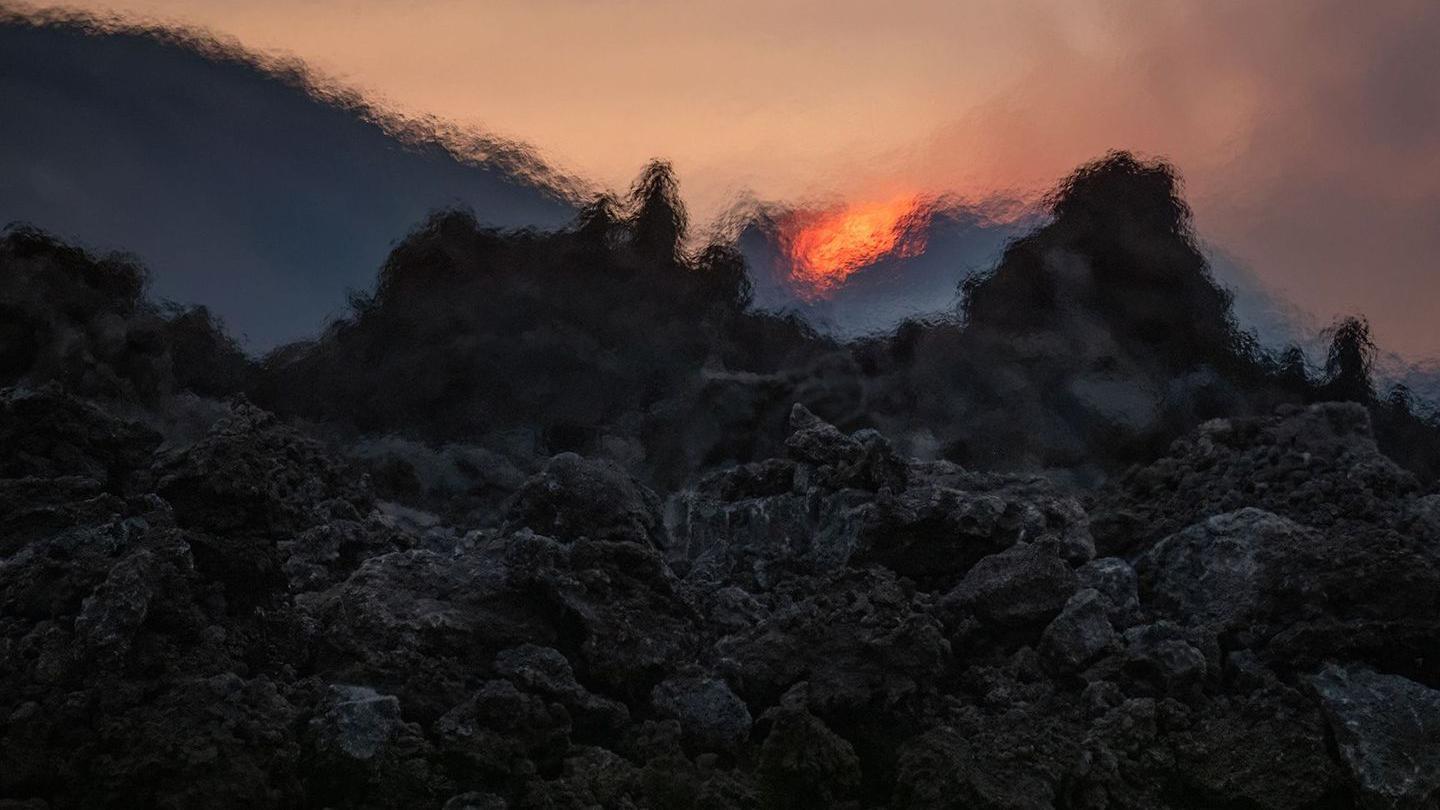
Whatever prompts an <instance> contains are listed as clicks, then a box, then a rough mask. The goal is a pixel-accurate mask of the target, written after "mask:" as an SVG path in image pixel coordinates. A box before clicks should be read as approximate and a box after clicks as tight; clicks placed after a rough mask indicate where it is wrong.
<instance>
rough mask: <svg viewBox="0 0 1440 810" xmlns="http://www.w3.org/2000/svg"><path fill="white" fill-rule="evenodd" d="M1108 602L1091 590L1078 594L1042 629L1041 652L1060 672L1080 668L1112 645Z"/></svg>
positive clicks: (1112, 628) (1113, 640) (1113, 633)
mask: <svg viewBox="0 0 1440 810" xmlns="http://www.w3.org/2000/svg"><path fill="white" fill-rule="evenodd" d="M1108 609H1109V600H1108V599H1106V598H1105V597H1104V596H1102V595H1101V593H1100V592H1099V591H1097V590H1095V589H1093V588H1086V589H1084V590H1082V591H1079V592H1077V593H1076V594H1075V595H1074V596H1072V597H1070V600H1069V601H1068V602H1066V603H1065V607H1064V608H1063V609H1061V611H1060V615H1059V616H1056V617H1055V619H1054V620H1053V621H1051V622H1050V624H1049V625H1048V626H1046V628H1045V632H1044V634H1043V635H1041V637H1040V652H1041V654H1042V655H1044V656H1045V658H1046V660H1048V661H1050V662H1052V663H1053V664H1054V665H1055V666H1057V667H1059V668H1060V669H1062V670H1072V669H1076V668H1078V667H1081V666H1083V665H1084V664H1086V663H1088V662H1089V661H1090V660H1092V659H1094V658H1095V657H1096V656H1098V655H1100V654H1101V653H1102V652H1104V651H1105V650H1106V649H1108V648H1109V647H1110V645H1112V644H1113V643H1114V642H1115V638H1116V637H1115V628H1114V627H1113V626H1112V625H1111V624H1110V617H1109V616H1108V615H1107V611H1108Z"/></svg>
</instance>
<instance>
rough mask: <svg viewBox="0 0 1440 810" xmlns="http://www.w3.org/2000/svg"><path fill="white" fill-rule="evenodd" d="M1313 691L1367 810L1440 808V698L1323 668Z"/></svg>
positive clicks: (1410, 684)
mask: <svg viewBox="0 0 1440 810" xmlns="http://www.w3.org/2000/svg"><path fill="white" fill-rule="evenodd" d="M1310 684H1311V685H1312V687H1313V688H1314V689H1315V692H1316V694H1318V695H1319V698H1320V704H1321V706H1322V707H1324V710H1325V716H1326V718H1327V719H1328V720H1329V721H1330V731H1331V733H1332V734H1334V735H1335V745H1336V747H1337V748H1339V749H1340V755H1341V757H1342V758H1343V759H1344V760H1345V764H1346V765H1348V766H1349V769H1350V773H1351V775H1352V776H1353V777H1354V779H1355V781H1356V782H1357V783H1358V784H1359V786H1360V796H1361V801H1362V803H1363V804H1364V806H1366V807H1375V808H1425V807H1434V806H1435V805H1436V803H1437V802H1440V691H1436V690H1434V689H1430V688H1428V687H1425V686H1422V685H1421V684H1418V683H1415V682H1414V681H1411V680H1409V679H1406V678H1402V677H1399V676H1397V675H1383V674H1380V673H1377V672H1375V671H1373V670H1370V669H1367V668H1363V667H1353V666H1352V667H1343V668H1342V667H1337V666H1334V665H1331V666H1327V667H1325V668H1324V669H1322V670H1321V671H1320V672H1319V673H1318V674H1316V675H1315V676H1314V677H1312V678H1310Z"/></svg>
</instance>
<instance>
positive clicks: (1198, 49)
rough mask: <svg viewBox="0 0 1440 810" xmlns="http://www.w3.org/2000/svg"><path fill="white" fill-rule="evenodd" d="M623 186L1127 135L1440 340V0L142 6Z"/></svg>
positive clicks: (1370, 299) (1217, 210) (1213, 218)
mask: <svg viewBox="0 0 1440 810" xmlns="http://www.w3.org/2000/svg"><path fill="white" fill-rule="evenodd" d="M69 6H70V7H75V8H83V9H86V10H89V11H102V12H103V11H116V12H121V13H124V14H126V15H131V16H135V15H138V16H141V17H145V18H149V19H152V20H155V21H158V22H172V23H183V24H188V25H198V26H203V27H206V28H209V29H211V30H213V31H215V32H219V33H222V34H227V35H230V36H233V37H234V38H236V39H237V40H238V41H239V42H240V43H241V44H243V45H245V46H247V47H250V48H255V49H259V50H262V51H267V52H279V53H286V54H292V55H295V56H299V57H301V58H303V59H304V60H306V61H307V62H309V63H310V64H312V65H313V66H314V67H316V68H318V69H319V70H320V71H322V72H323V73H325V74H328V75H329V76H332V77H336V78H339V79H341V80H342V81H344V82H346V83H348V84H350V85H352V86H355V87H358V88H360V89H362V90H363V91H365V92H367V93H369V94H371V95H372V96H374V97H376V98H378V99H380V100H382V101H383V102H384V103H386V104H387V105H389V106H391V107H394V108H396V109H398V110H400V111H403V112H408V113H412V114H433V115H438V116H440V117H443V118H446V119H450V120H453V121H455V122H457V123H460V124H463V125H469V126H477V127H483V128H484V129H486V130H489V131H490V132H493V133H496V134H499V135H503V136H507V137H513V138H517V139H520V140H524V141H527V142H529V143H531V144H533V145H535V146H536V147H538V148H539V149H540V150H541V151H542V153H544V154H545V155H546V156H547V157H548V158H550V159H551V160H552V161H553V162H554V163H555V164H557V165H558V166H559V167H560V168H562V169H565V170H569V171H571V172H574V173H577V174H580V175H583V176H585V177H588V178H592V179H594V180H595V181H597V182H600V183H603V184H606V185H610V186H612V187H623V186H624V185H626V184H627V183H628V182H629V180H630V179H631V178H632V177H633V176H634V174H635V173H636V172H637V171H638V169H639V168H640V167H641V165H642V164H643V163H644V161H645V160H646V159H648V158H650V157H652V156H663V157H667V158H669V159H670V160H672V162H673V163H674V164H675V166H676V168H677V170H678V171H679V174H680V179H681V187H682V191H683V193H684V194H685V196H686V198H687V200H688V201H689V202H690V203H691V205H692V207H693V208H694V209H695V213H696V214H697V217H698V218H699V219H700V220H701V221H702V222H703V221H705V220H706V219H707V218H709V217H712V216H713V215H715V214H716V213H718V212H720V211H721V210H722V209H723V208H724V207H725V206H726V205H727V204H728V203H729V202H731V201H733V200H734V199H735V198H736V196H737V195H740V194H742V193H753V194H754V195H756V196H758V197H760V198H761V199H766V200H784V201H794V200H801V199H821V200H826V201H834V200H842V199H843V200H850V201H856V202H862V203H864V202H873V203H881V202H884V201H887V200H893V199H895V198H896V197H897V196H902V195H916V194H938V193H958V194H960V195H962V196H966V197H972V198H983V197H986V196H988V195H991V194H995V193H1012V192H1019V193H1028V192H1033V191H1035V190H1037V189H1042V188H1044V187H1045V186H1047V185H1049V184H1050V183H1053V182H1054V180H1056V179H1057V178H1058V177H1059V176H1061V175H1063V174H1064V173H1065V172H1066V171H1068V170H1069V169H1071V168H1073V167H1074V166H1075V165H1076V164H1078V163H1079V162H1081V161H1083V160H1086V159H1089V158H1093V157H1096V156H1098V155H1099V154H1101V153H1103V152H1104V151H1105V150H1107V149H1110V148H1129V149H1134V150H1138V151H1141V152H1144V153H1149V154H1154V155H1163V156H1166V157H1168V158H1170V159H1171V160H1173V161H1174V162H1175V163H1176V164H1177V165H1178V166H1179V167H1180V169H1181V171H1182V172H1183V173H1184V175H1185V178H1186V181H1187V192H1188V194H1189V197H1190V199H1191V202H1192V204H1193V205H1194V206H1195V208H1196V212H1197V219H1198V225H1199V227H1200V230H1201V232H1202V234H1203V235H1204V236H1205V237H1206V238H1207V239H1208V240H1209V241H1210V242H1211V243H1212V244H1213V245H1214V246H1216V247H1217V248H1219V249H1222V250H1224V251H1226V252H1227V253H1229V254H1231V255H1233V256H1235V257H1236V258H1237V259H1239V260H1240V261H1241V262H1242V263H1244V264H1246V265H1248V266H1249V267H1250V268H1251V269H1252V270H1254V272H1256V273H1257V274H1258V275H1259V276H1260V277H1261V278H1262V279H1264V280H1265V281H1266V282H1267V283H1268V284H1270V285H1271V286H1272V287H1274V288H1276V289H1277V290H1279V291H1280V292H1281V293H1283V294H1284V295H1286V296H1288V297H1290V298H1291V299H1292V300H1294V301H1295V302H1296V303H1298V304H1299V305H1300V306H1302V307H1304V308H1305V309H1307V310H1310V311H1311V312H1313V313H1314V314H1315V315H1317V316H1318V317H1319V318H1321V319H1322V320H1328V319H1329V318H1330V317H1331V316H1333V315H1335V314H1337V313H1341V312H1356V311H1358V312H1363V313H1365V314H1368V315H1369V316H1370V317H1371V319H1372V321H1374V322H1375V324H1376V331H1377V333H1378V335H1379V337H1380V339H1381V340H1382V342H1383V343H1385V344H1386V345H1388V346H1389V347H1391V348H1393V349H1395V350H1399V351H1402V352H1404V353H1406V354H1408V355H1410V356H1412V357H1421V356H1440V326H1437V325H1436V321H1437V320H1440V319H1437V318H1436V317H1435V316H1436V314H1437V311H1440V307H1437V306H1436V305H1435V304H1434V301H1435V300H1437V298H1440V263H1437V262H1436V257H1437V256H1440V79H1437V78H1436V77H1437V76H1440V48H1436V47H1435V45H1434V43H1435V42H1437V41H1440V4H1436V3H1430V2H1425V0H1413V2H1412V0H1397V1H1396V2H1387V3H1367V4H1363V6H1362V4H1359V3H1354V2H1350V1H1349V0H1343V1H1342V0H1267V2H1264V3H1229V2H1201V1H1200V0H1196V2H1166V0H1145V1H1144V2H1139V1H1138V0H1125V1H1124V2H1118V1H1115V0H1112V1H1110V2H1093V1H1091V0H1054V2H1026V1H1024V0H985V1H978V0H977V1H972V2H964V1H963V0H918V1H916V2H888V3H879V2H854V1H853V0H818V1H814V2H812V1H810V0H802V1H797V2H783V1H780V2H776V1H775V0H727V1H726V2H713V3H709V2H707V3H702V2H698V1H696V2H691V1H687V0H675V1H674V2H636V1H632V2H618V1H616V2H612V1H611V0H485V1H484V2H474V1H473V0H472V1H470V2H466V1H465V0H403V1H402V0H283V1H282V0H244V1H243V2H242V1H241V0H124V1H123V2H103V3H72V4H69Z"/></svg>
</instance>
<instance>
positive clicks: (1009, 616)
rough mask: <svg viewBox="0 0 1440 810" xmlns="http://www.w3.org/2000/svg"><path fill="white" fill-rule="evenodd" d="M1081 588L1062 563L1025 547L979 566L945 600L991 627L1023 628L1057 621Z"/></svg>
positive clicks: (1031, 546) (1032, 546)
mask: <svg viewBox="0 0 1440 810" xmlns="http://www.w3.org/2000/svg"><path fill="white" fill-rule="evenodd" d="M1077 585H1078V581H1077V579H1076V577H1075V572H1074V570H1072V569H1071V568H1070V566H1069V565H1067V564H1066V563H1065V561H1064V560H1062V559H1060V558H1058V557H1056V556H1054V554H1053V553H1051V552H1050V551H1049V550H1047V549H1045V548H1044V547H1042V546H1040V545H1037V544H1022V545H1017V546H1014V547H1012V548H1009V549H1007V550H1005V551H1002V552H1000V553H999V554H992V555H990V556H988V557H985V558H984V559H982V560H980V561H979V562H977V563H975V566H974V567H973V568H971V569H970V571H969V573H967V574H966V575H965V578H964V579H963V580H961V581H960V584H959V585H957V586H955V589H954V590H952V591H950V593H949V594H947V595H946V596H945V599H946V601H947V602H951V603H954V604H957V605H960V606H962V607H965V608H967V609H969V610H973V611H974V612H975V613H977V614H978V615H980V616H981V617H982V618H984V619H986V620H988V621H993V622H997V623H1000V624H1015V625H1024V624H1032V623H1035V622H1045V621H1047V620H1049V619H1051V618H1053V617H1054V616H1055V615H1056V614H1057V613H1059V612H1060V609H1061V608H1062V607H1064V606H1065V603H1066V601H1067V600H1069V599H1070V597H1071V596H1072V595H1073V594H1074V593H1075V590H1076V588H1077Z"/></svg>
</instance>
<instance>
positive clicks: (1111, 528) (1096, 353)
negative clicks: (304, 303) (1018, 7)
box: [0, 154, 1440, 810]
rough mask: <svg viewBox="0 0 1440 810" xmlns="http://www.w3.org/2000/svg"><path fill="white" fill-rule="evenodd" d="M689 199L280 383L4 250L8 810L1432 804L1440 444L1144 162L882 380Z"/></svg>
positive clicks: (432, 285)
mask: <svg viewBox="0 0 1440 810" xmlns="http://www.w3.org/2000/svg"><path fill="white" fill-rule="evenodd" d="M685 229H686V222H685V216H684V211H683V209H682V208H681V207H680V206H679V204H678V202H677V196H676V193H675V188H674V184H673V181H672V180H671V177H670V175H669V174H668V172H667V171H666V170H665V169H664V167H663V166H657V167H654V168H652V169H651V170H650V171H648V172H647V173H646V174H645V175H644V176H643V177H642V178H641V179H640V181H639V182H637V184H636V187H635V189H634V191H633V194H632V195H631V197H630V198H628V199H625V200H600V201H597V202H596V203H595V204H594V205H593V206H591V207H590V208H589V209H588V210H587V211H586V212H585V213H584V215H583V216H582V217H581V219H580V220H579V221H577V222H576V223H575V224H574V225H573V226H572V227H570V228H567V229H564V230H559V231H553V232H501V231H495V230H489V229H486V228H483V227H481V226H479V225H477V224H476V223H475V221H474V220H473V219H472V218H470V217H467V216H466V215H464V214H461V213H448V214H441V215H437V216H436V217H434V218H433V219H432V220H431V221H430V222H428V223H426V224H425V225H424V226H422V227H421V228H420V229H419V230H417V231H416V232H415V233H413V234H411V235H410V236H409V237H408V238H407V239H405V240H404V241H403V242H401V243H400V244H399V245H398V246H397V247H396V249H395V250H394V252H393V253H392V255H391V257H390V259H389V261H388V262H387V264H386V266H385V267H384V268H383V269H382V271H381V273H380V277H379V279H378V281H377V284H376V286H375V289H374V290H373V291H371V292H370V293H367V294H363V295H357V296H356V297H355V299H354V301H353V304H352V307H351V310H350V311H349V312H348V313H347V314H346V315H345V316H344V317H342V318H340V319H338V320H337V321H336V322H335V323H333V324H331V325H330V326H329V327H328V328H327V330H326V331H325V332H324V334H323V335H322V336H321V337H320V338H318V339H316V340H315V341H312V342H308V343H304V344H296V345H292V346H287V347H283V348H281V349H278V350H276V351H275V352H273V353H272V354H270V355H268V356H266V357H264V358H259V359H255V358H250V357H247V356H246V355H245V354H243V353H242V352H240V351H239V350H238V349H237V348H236V346H235V344H234V343H233V342H232V341H231V340H230V339H229V338H228V337H226V335H225V333H224V331H223V329H222V327H221V326H220V325H218V324H217V323H215V321H214V320H213V319H212V318H211V317H210V316H209V314H208V313H207V312H206V311H205V310H203V309H188V310H187V309H183V308H177V307H168V306H162V305H159V304H157V303H154V302H152V301H150V300H149V299H148V298H147V297H146V295H145V287H144V274H143V271H142V270H141V269H140V268H138V267H136V266H135V265H134V264H132V263H130V262H127V261H125V260H124V259H123V258H121V257H112V258H97V257H94V256H91V255H88V254H86V253H84V252H83V251H80V250H78V249H75V248H71V247H67V246H65V245H64V244H62V243H60V242H58V241H56V240H54V239H52V238H50V237H48V236H46V235H44V234H40V233H37V232H34V231H29V230H25V229H14V230H12V231H11V232H10V233H9V234H8V235H7V236H6V237H5V238H4V240H3V243H0V384H3V385H4V386H6V387H5V388H4V389H3V390H0V516H3V517H0V527H3V528H0V808H5V810H17V809H18V808H27V809H29V808H35V809H37V810H38V809H39V808H71V807H77V808H78V807H84V808H93V807H160V808H191V807H270V806H275V807H295V808H312V807H313V808H322V807H333V808H342V807H367V808H370V807H373V808H390V807H435V808H442V807H443V808H448V810H460V808H476V809H478V808H486V809H487V810H491V809H493V808H511V807H513V808H594V807H599V808H631V807H636V808H638V807H659V808H670V807H677V808H792V807H797V808H803V807H851V808H860V807H894V808H1045V807H1062V808H1111V807H1120V808H1156V807H1170V808H1211V807H1221V808H1349V807H1363V808H1434V807H1437V806H1440V494H1437V471H1440V426H1437V422H1436V418H1435V417H1434V415H1433V412H1431V411H1430V410H1428V409H1427V406H1425V405H1424V404H1423V403H1417V402H1414V401H1413V400H1412V398H1411V397H1409V396H1408V394H1407V393H1406V392H1405V391H1404V390H1403V389H1395V390H1392V391H1389V392H1386V393H1384V394H1382V393H1379V392H1377V391H1376V390H1375V388H1374V384H1373V382H1372V380H1371V375H1370V363H1371V361H1372V359H1373V356H1374V349H1373V346H1371V345H1370V343H1369V340H1368V335H1367V331H1366V328H1365V325H1364V322H1363V321H1362V320H1359V319H1355V320H1350V321H1346V322H1343V323H1341V324H1338V325H1337V326H1336V327H1335V328H1334V329H1333V330H1332V333H1331V335H1330V337H1331V338H1332V349H1331V352H1330V356H1329V358H1328V359H1327V362H1326V363H1325V365H1324V367H1323V368H1311V367H1309V366H1308V365H1307V364H1306V363H1305V361H1304V358H1303V355H1301V354H1300V353H1299V352H1298V350H1295V351H1286V350H1283V348H1282V349H1281V350H1277V351H1272V350H1269V349H1267V348H1266V347H1261V346H1259V345H1258V344H1256V342H1255V341H1254V339H1253V338H1251V337H1250V336H1248V335H1247V334H1245V333H1244V332H1243V331H1241V330H1240V329H1239V328H1238V327H1237V326H1236V324H1235V322H1234V318H1233V316H1232V314H1231V308H1230V299H1229V296H1228V294H1227V293H1226V292H1225V291H1224V290H1223V289H1221V288H1220V287H1218V286H1217V285H1216V284H1215V283H1214V281H1213V280H1212V279H1211V276H1210V274H1209V271H1208V269H1207V267H1206V265H1205V262H1204V259H1203V258H1202V256H1201V255H1200V253H1199V252H1198V251H1197V250H1196V249H1195V243H1194V238H1193V234H1192V233H1191V230H1190V218H1189V212H1188V209H1187V208H1186V207H1185V205H1184V202H1183V201H1182V200H1181V199H1180V198H1179V196H1178V194H1177V190H1176V181H1175V178H1174V175H1173V173H1172V172H1171V170H1170V169H1169V168H1168V167H1167V166H1164V165H1163V164H1158V163H1147V162H1143V161H1139V160H1136V159H1134V158H1132V157H1130V156H1129V155H1125V154H1113V155H1110V156H1107V157H1106V158H1104V159H1102V160H1100V161H1098V162H1096V163H1094V164H1091V165H1088V166H1085V167H1082V168H1081V169H1080V170H1078V171H1077V172H1076V174H1074V175H1073V176H1072V177H1070V178H1069V179H1068V180H1067V181H1066V182H1065V183H1063V184H1062V185H1061V186H1060V187H1059V188H1058V189H1057V191H1056V192H1055V194H1054V196H1053V198H1052V200H1051V217H1050V219H1049V221H1048V222H1047V223H1046V224H1044V225H1043V226H1042V227H1040V228H1039V229H1037V230H1036V231H1034V232H1033V233H1031V234H1029V235H1028V236H1025V237H1024V238H1022V239H1019V240H1017V241H1016V242H1014V243H1012V244H1011V245H1010V247H1009V248H1008V250H1007V251H1006V254H1005V256H1004V258H1003V260H1002V261H1001V262H1000V264H999V265H998V266H997V267H996V268H995V269H994V271H993V272H991V273H989V274H987V275H985V276H984V277H982V278H980V279H978V280H976V281H974V282H971V283H969V284H967V285H966V288H965V290H964V298H963V300H964V304H963V306H962V309H961V311H960V312H958V313H957V317H956V318H955V319H953V320H947V321H940V322H933V323H910V324H906V325H905V326H903V327H901V328H900V329H899V330H898V331H897V332H895V333H894V334H890V335H885V336H876V337H874V338H869V339H866V340H861V341H855V342H849V343H840V342H836V341H835V340H833V339H830V338H826V337H824V336H821V335H818V334H816V333H815V332H814V331H813V330H811V329H809V328H808V327H807V326H806V325H805V324H804V323H803V322H802V321H799V320H797V319H794V318H786V317H782V316H776V315H773V314H764V313H759V312H756V311H754V310H753V309H752V308H751V307H749V306H748V281H747V276H746V272H745V267H744V264H743V262H741V261H740V260H739V258H738V256H737V254H736V253H735V251H734V250H733V249H731V248H727V247H725V246H715V247H712V248H709V249H706V250H703V251H700V252H699V253H698V254H694V255H692V254H691V253H689V252H687V251H685V250H683V249H682V246H683V245H685V244H686V240H685Z"/></svg>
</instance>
